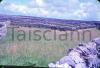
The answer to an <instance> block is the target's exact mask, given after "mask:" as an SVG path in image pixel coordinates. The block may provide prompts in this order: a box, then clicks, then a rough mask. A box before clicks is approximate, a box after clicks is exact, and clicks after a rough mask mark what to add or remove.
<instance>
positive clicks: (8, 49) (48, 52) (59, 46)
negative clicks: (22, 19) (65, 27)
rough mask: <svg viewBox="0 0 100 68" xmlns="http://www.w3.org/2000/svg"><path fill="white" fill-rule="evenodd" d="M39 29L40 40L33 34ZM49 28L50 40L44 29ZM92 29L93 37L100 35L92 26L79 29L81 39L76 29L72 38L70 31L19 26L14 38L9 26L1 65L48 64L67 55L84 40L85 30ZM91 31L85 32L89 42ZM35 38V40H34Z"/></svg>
mask: <svg viewBox="0 0 100 68" xmlns="http://www.w3.org/2000/svg"><path fill="white" fill-rule="evenodd" d="M30 30H31V32H32V35H31V40H30V39H29V31H30ZM36 30H39V31H40V32H38V35H40V36H41V39H40V40H36V38H37V37H36V36H35V35H34V34H33V32H34V31H36ZM46 30H49V31H51V32H49V33H47V34H46V37H47V38H49V39H52V40H50V41H48V40H45V39H44V37H43V33H44V31H46ZM87 30H89V31H91V34H92V38H91V39H93V38H95V37H99V36H100V31H99V30H97V29H95V28H91V29H85V30H84V29H83V30H79V33H80V38H79V39H80V40H78V37H77V36H78V35H77V32H76V31H74V33H73V35H72V37H73V39H72V40H71V36H70V35H71V32H70V31H59V30H51V29H40V28H28V27H19V28H15V30H14V38H12V28H8V34H7V36H6V37H5V38H4V39H2V40H1V41H0V60H2V62H0V64H1V65H27V66H28V65H34V64H36V65H37V66H47V64H48V63H50V62H54V61H57V60H58V59H60V58H61V57H62V56H64V55H66V52H67V50H68V49H69V48H72V47H74V46H75V45H77V44H78V43H80V42H83V40H82V38H83V37H82V34H81V33H82V32H83V31H87ZM21 31H24V32H25V38H23V37H22V36H23V35H22V36H20V37H18V36H19V35H20V34H22V32H21ZM54 31H56V39H53V38H54ZM66 32H67V35H68V36H67V39H64V38H65V37H66V36H62V37H61V38H59V36H60V35H62V34H66ZM89 35H90V34H89V32H87V33H85V40H84V42H87V41H89V40H90V36H89ZM34 39H35V40H34Z"/></svg>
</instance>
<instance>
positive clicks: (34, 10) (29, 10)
mask: <svg viewBox="0 0 100 68" xmlns="http://www.w3.org/2000/svg"><path fill="white" fill-rule="evenodd" d="M50 1H51V0H50ZM60 1H61V0H60ZM61 2H62V3H63V2H65V0H64V1H61ZM29 3H30V2H29ZM29 3H27V4H25V5H18V4H15V3H10V4H9V5H7V6H5V9H7V10H9V11H12V12H19V13H22V14H25V15H33V16H44V17H53V18H65V19H83V20H84V19H89V20H90V19H100V9H99V8H100V7H98V6H97V5H96V4H95V3H94V2H91V1H88V2H80V0H66V5H64V6H61V7H60V6H59V7H60V8H59V7H57V6H56V7H55V6H54V4H53V2H51V3H52V6H51V7H50V6H49V7H48V3H47V2H45V0H31V6H30V5H29ZM32 5H33V6H32ZM58 5H59V4H58ZM34 6H35V7H34Z"/></svg>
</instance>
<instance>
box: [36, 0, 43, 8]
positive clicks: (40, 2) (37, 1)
mask: <svg viewBox="0 0 100 68" xmlns="http://www.w3.org/2000/svg"><path fill="white" fill-rule="evenodd" d="M36 3H37V5H38V6H39V7H42V6H44V0H36Z"/></svg>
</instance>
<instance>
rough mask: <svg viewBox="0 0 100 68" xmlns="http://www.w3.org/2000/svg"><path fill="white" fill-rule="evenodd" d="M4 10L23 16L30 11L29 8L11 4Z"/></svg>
mask: <svg viewBox="0 0 100 68" xmlns="http://www.w3.org/2000/svg"><path fill="white" fill-rule="evenodd" d="M5 9H8V10H10V11H12V12H20V13H24V14H27V13H28V12H29V10H30V8H28V7H27V6H24V5H17V4H13V3H11V4H10V5H8V6H6V7H5Z"/></svg>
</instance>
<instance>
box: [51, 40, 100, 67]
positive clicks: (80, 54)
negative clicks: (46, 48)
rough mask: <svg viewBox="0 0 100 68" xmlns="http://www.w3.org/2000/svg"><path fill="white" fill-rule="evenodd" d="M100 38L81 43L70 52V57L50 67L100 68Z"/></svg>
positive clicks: (67, 56)
mask: <svg viewBox="0 0 100 68" xmlns="http://www.w3.org/2000/svg"><path fill="white" fill-rule="evenodd" d="M99 56H100V38H96V39H94V40H92V41H90V42H88V43H81V44H79V45H78V46H76V47H75V48H73V49H71V50H70V51H69V52H68V55H66V56H65V57H63V58H61V59H60V60H59V61H57V62H56V63H50V64H49V67H50V68H52V67H56V68H57V67H63V68H98V66H99V64H100V57H99Z"/></svg>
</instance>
